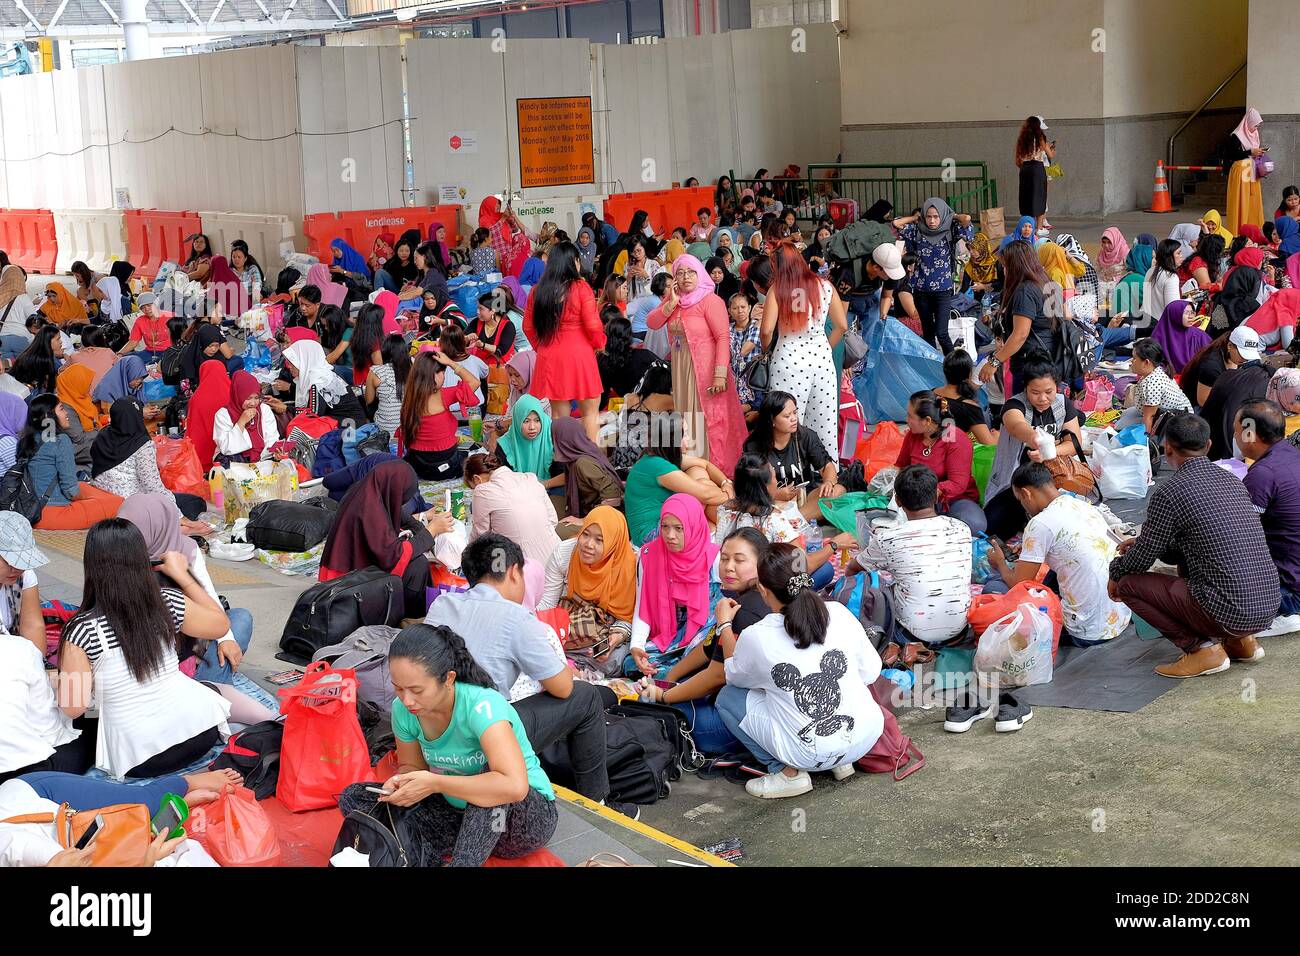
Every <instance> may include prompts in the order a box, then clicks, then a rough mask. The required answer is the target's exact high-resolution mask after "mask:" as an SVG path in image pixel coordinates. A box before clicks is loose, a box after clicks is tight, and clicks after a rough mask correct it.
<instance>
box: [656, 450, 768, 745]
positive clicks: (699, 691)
mask: <svg viewBox="0 0 1300 956" xmlns="http://www.w3.org/2000/svg"><path fill="white" fill-rule="evenodd" d="M737 477H739V475H737ZM770 544H771V542H770V541H768V540H767V539H766V538H764V537H763V536H762V535H761V534H759V532H758V529H756V528H737V529H736V530H735V531H733V532H731V533H730V534H729V535H727V537H726V539H725V540H724V541H723V542H722V552H721V553H720V554H719V556H718V576H719V578H720V579H721V583H722V597H723V599H724V600H732V601H735V602H736V604H737V605H738V606H739V610H737V611H736V616H735V617H734V618H733V619H732V622H731V628H732V633H733V634H735V635H736V637H740V635H741V634H743V633H744V631H745V628H747V627H749V626H750V625H751V624H757V623H758V622H759V621H761V620H762V619H763V618H765V617H767V615H768V614H770V613H771V609H770V608H769V607H768V606H767V602H765V601H764V600H763V596H762V594H761V593H760V592H759V590H758V565H759V562H760V561H761V560H762V558H763V555H764V554H766V553H767V549H768V547H769V545H770ZM720 630H721V628H720V626H719V625H718V624H716V623H715V624H714V626H713V627H712V628H710V629H709V632H708V635H707V636H706V637H705V638H704V640H703V641H701V642H700V643H699V644H696V645H695V646H694V647H693V648H691V649H690V650H689V651H687V652H686V656H685V657H683V658H682V659H681V660H680V661H678V662H677V664H676V665H674V666H673V668H672V669H671V670H669V671H668V678H667V679H668V681H670V682H673V683H675V684H676V686H674V687H668V688H661V687H659V686H658V685H657V684H653V683H652V684H650V685H649V686H648V687H647V688H646V689H645V690H644V691H643V692H642V698H643V699H644V700H648V701H651V702H653V703H657V704H669V705H670V706H673V707H676V708H677V709H678V710H680V711H681V712H682V713H684V714H685V715H686V717H687V719H688V720H689V721H690V723H691V735H692V736H693V737H694V738H695V745H696V746H697V747H699V748H700V750H701V751H702V752H703V753H706V754H728V753H735V752H737V751H739V750H741V749H743V748H742V747H741V744H740V741H738V740H737V739H736V738H735V736H734V735H733V734H732V733H731V731H730V730H728V729H727V725H726V724H724V723H723V722H722V717H721V715H719V713H718V708H717V702H716V699H717V693H718V691H720V690H721V689H722V688H723V687H724V686H725V685H726V683H727V674H726V669H725V667H724V666H723V656H722V642H721V641H720V640H719V639H718V637H719V631H720Z"/></svg>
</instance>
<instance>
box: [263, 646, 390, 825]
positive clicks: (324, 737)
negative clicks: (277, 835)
mask: <svg viewBox="0 0 1300 956" xmlns="http://www.w3.org/2000/svg"><path fill="white" fill-rule="evenodd" d="M280 713H282V714H284V715H285V718H284V741H283V743H282V744H281V746H280V780H279V783H278V784H277V786H276V790H275V795H276V797H278V798H279V800H280V802H281V803H283V804H284V805H285V806H286V807H288V808H289V809H290V810H292V811H293V812H294V813H301V812H302V811H304V810H318V809H320V808H322V807H332V806H334V805H336V804H337V803H338V797H339V794H340V793H342V792H343V790H344V789H345V788H346V787H348V786H350V785H351V784H354V783H359V782H361V781H365V780H374V775H373V774H372V773H371V770H370V750H369V748H368V747H367V746H366V738H365V735H364V734H362V732H361V723H360V721H358V720H357V676H356V671H354V670H351V669H348V668H341V669H338V670H336V669H334V668H332V667H330V666H329V664H327V663H325V662H324V661H314V662H312V663H311V664H310V665H309V666H308V667H307V672H306V673H305V674H304V675H303V678H302V680H301V681H299V682H298V683H297V684H296V685H295V686H293V687H285V688H281V690H280Z"/></svg>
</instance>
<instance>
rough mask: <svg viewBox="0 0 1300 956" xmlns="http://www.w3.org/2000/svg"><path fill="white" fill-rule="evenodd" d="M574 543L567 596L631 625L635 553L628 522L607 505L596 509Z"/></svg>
mask: <svg viewBox="0 0 1300 956" xmlns="http://www.w3.org/2000/svg"><path fill="white" fill-rule="evenodd" d="M577 542H578V543H577V544H576V545H574V548H573V557H572V558H570V559H569V590H568V596H569V597H570V598H571V599H578V600H582V601H586V602H587V603H588V604H595V605H597V606H598V607H600V608H603V609H604V610H606V611H608V612H609V613H610V614H612V615H613V616H614V618H615V619H616V620H619V621H628V622H630V621H631V620H632V613H633V612H634V611H635V610H636V549H635V548H633V547H632V538H631V536H630V535H629V534H628V531H627V519H625V518H624V517H623V515H622V513H620V512H618V511H616V510H614V509H613V508H611V507H610V506H609V505H598V506H596V507H595V508H592V509H591V513H590V514H588V515H587V517H586V520H584V521H583V523H582V530H581V531H579V532H578V538H577Z"/></svg>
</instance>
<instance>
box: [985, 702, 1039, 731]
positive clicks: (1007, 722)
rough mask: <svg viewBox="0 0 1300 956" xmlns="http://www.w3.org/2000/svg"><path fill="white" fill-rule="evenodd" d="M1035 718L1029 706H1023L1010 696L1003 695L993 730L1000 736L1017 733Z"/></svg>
mask: <svg viewBox="0 0 1300 956" xmlns="http://www.w3.org/2000/svg"><path fill="white" fill-rule="evenodd" d="M1033 716H1034V712H1033V710H1031V709H1030V707H1029V705H1028V704H1022V703H1021V702H1020V701H1018V700H1016V699H1015V697H1013V696H1012V695H1010V694H1003V695H1002V697H1001V698H1000V699H999V701H998V719H997V722H996V723H994V725H993V729H994V730H995V731H997V732H998V733H1000V734H1011V733H1015V732H1016V731H1017V730H1019V729H1020V728H1021V727H1023V726H1025V721H1026V720H1029V719H1031V718H1032V717H1033Z"/></svg>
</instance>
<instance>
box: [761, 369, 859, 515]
mask: <svg viewBox="0 0 1300 956" xmlns="http://www.w3.org/2000/svg"><path fill="white" fill-rule="evenodd" d="M745 451H746V452H747V453H750V454H755V455H759V456H760V457H762V458H765V459H767V461H768V463H769V464H771V466H772V469H773V470H774V471H775V472H776V481H777V486H778V487H777V494H776V500H777V502H778V504H780V505H781V507H782V508H783V509H786V510H789V511H798V512H799V513H800V514H802V515H803V516H804V517H805V518H806V519H808V520H809V521H816V520H817V518H818V517H819V516H820V515H821V505H820V504H819V502H820V501H821V499H822V498H838V497H839V496H840V495H842V494H844V492H845V490H846V489H845V487H844V485H842V484H840V478H839V469H838V468H837V467H836V464H835V460H834V459H833V458H832V457H831V456H830V455H829V454H827V453H826V448H825V446H824V445H823V444H822V441H821V439H820V438H818V437H817V433H816V432H815V431H813V430H812V429H811V428H808V427H806V426H804V425H801V424H799V408H798V406H797V405H796V404H795V400H794V396H793V395H791V394H790V393H789V392H778V391H774V392H768V393H767V395H766V396H765V397H764V398H763V401H762V403H761V404H760V405H759V407H758V418H757V419H756V420H755V422H754V427H753V430H752V431H751V432H750V434H749V440H748V441H747V442H746V443H745Z"/></svg>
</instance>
